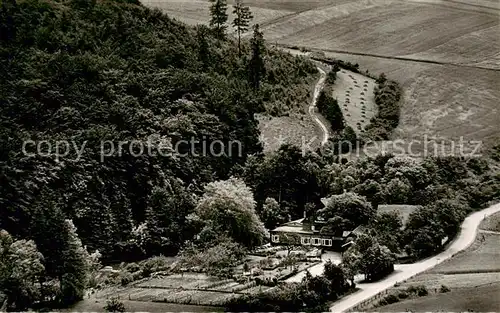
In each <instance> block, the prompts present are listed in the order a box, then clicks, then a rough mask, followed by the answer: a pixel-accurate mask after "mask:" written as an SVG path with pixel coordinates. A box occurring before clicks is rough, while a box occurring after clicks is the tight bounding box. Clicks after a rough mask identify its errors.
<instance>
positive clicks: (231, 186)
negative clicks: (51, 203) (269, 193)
mask: <svg viewBox="0 0 500 313" xmlns="http://www.w3.org/2000/svg"><path fill="white" fill-rule="evenodd" d="M195 215H196V217H197V218H198V219H199V221H201V222H202V223H203V224H204V226H203V227H204V228H207V227H208V228H211V229H213V231H214V232H215V233H218V234H227V235H228V236H229V237H230V238H233V239H234V241H236V242H238V243H241V244H243V245H244V246H246V247H250V248H251V247H255V246H258V245H260V244H262V242H263V240H264V238H265V237H266V236H267V233H266V230H265V228H264V225H263V224H262V222H261V221H260V219H259V217H258V215H257V213H256V211H255V200H254V199H253V194H252V191H251V190H250V188H248V187H247V186H246V185H245V183H244V182H243V181H241V180H239V179H236V178H231V179H229V180H225V181H217V182H213V183H210V184H208V185H207V186H206V187H205V193H204V194H203V197H202V198H201V199H200V201H199V202H198V205H197V207H196V209H195Z"/></svg>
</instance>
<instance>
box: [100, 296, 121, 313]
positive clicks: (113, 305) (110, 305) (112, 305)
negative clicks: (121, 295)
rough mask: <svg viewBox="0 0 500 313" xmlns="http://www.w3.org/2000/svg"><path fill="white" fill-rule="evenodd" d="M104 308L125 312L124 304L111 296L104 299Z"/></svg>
mask: <svg viewBox="0 0 500 313" xmlns="http://www.w3.org/2000/svg"><path fill="white" fill-rule="evenodd" d="M104 310H106V312H125V305H124V304H123V302H121V301H119V300H118V299H117V298H112V299H109V300H108V301H106V305H105V306H104Z"/></svg>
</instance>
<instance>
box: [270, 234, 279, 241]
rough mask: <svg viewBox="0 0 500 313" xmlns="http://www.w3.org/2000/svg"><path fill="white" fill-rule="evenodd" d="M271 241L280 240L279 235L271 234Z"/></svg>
mask: <svg viewBox="0 0 500 313" xmlns="http://www.w3.org/2000/svg"><path fill="white" fill-rule="evenodd" d="M271 241H272V242H280V236H279V235H272V236H271Z"/></svg>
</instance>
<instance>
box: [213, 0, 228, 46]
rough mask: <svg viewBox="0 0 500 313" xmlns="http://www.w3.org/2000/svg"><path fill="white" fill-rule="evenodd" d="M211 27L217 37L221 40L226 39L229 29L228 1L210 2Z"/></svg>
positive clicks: (217, 0) (215, 0)
mask: <svg viewBox="0 0 500 313" xmlns="http://www.w3.org/2000/svg"><path fill="white" fill-rule="evenodd" d="M210 2H212V5H211V6H210V16H211V19H210V27H212V29H213V31H214V33H215V36H216V37H217V38H219V39H221V40H222V39H225V38H226V29H227V25H226V23H227V2H226V0H210Z"/></svg>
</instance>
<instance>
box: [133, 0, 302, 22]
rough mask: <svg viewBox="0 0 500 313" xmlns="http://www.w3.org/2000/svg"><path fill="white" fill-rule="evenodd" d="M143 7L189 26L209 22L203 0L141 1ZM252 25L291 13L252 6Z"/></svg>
mask: <svg viewBox="0 0 500 313" xmlns="http://www.w3.org/2000/svg"><path fill="white" fill-rule="evenodd" d="M141 2H142V3H143V4H144V5H147V6H150V7H155V8H159V9H161V10H162V11H163V12H165V13H167V14H168V15H170V16H172V17H174V18H176V19H178V20H179V21H182V22H184V23H186V24H189V25H196V24H207V23H208V21H209V20H210V11H209V7H210V3H209V2H208V1H204V0H189V1H186V0H141ZM249 4H250V3H249ZM251 9H252V13H253V15H254V20H253V23H259V24H264V23H266V22H270V21H273V20H276V19H279V18H280V17H283V16H285V15H288V14H292V13H293V11H288V10H282V9H279V10H276V9H273V5H265V3H264V5H260V6H252V7H251ZM228 14H229V20H230V21H232V20H233V16H232V10H229V9H228Z"/></svg>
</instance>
